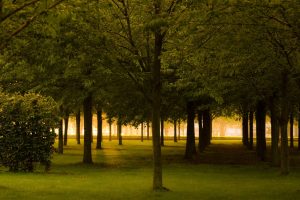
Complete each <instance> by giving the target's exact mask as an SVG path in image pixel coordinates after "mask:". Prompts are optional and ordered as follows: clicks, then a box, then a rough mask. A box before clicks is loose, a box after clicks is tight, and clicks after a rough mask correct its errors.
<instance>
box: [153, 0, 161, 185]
mask: <svg viewBox="0 0 300 200" xmlns="http://www.w3.org/2000/svg"><path fill="white" fill-rule="evenodd" d="M154 9H155V16H159V15H160V14H161V0H155V1H154ZM163 38H164V37H163V35H162V31H161V30H160V29H159V28H158V30H156V31H155V33H154V40H155V44H154V57H153V65H152V70H151V73H152V146H153V165H154V167H153V169H154V172H153V190H163V189H164V187H163V182H162V160H161V146H160V130H159V129H160V126H159V124H160V112H161V110H160V108H161V74H160V70H161V58H160V56H161V53H162V45H163Z"/></svg>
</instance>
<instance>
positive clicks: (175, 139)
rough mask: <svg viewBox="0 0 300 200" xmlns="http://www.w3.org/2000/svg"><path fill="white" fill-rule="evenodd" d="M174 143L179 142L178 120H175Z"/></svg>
mask: <svg viewBox="0 0 300 200" xmlns="http://www.w3.org/2000/svg"><path fill="white" fill-rule="evenodd" d="M174 142H177V120H176V119H175V120H174Z"/></svg>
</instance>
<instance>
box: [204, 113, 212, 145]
mask: <svg viewBox="0 0 300 200" xmlns="http://www.w3.org/2000/svg"><path fill="white" fill-rule="evenodd" d="M210 135H211V116H210V111H209V109H206V110H204V111H203V140H204V148H205V147H206V146H207V145H209V144H210Z"/></svg>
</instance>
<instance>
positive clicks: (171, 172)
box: [0, 140, 300, 200]
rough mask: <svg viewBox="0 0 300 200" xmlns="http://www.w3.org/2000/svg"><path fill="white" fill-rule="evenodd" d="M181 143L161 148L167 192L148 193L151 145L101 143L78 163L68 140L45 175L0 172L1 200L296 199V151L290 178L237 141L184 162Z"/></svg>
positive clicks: (299, 190)
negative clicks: (90, 160) (89, 158)
mask: <svg viewBox="0 0 300 200" xmlns="http://www.w3.org/2000/svg"><path fill="white" fill-rule="evenodd" d="M184 146H185V142H184V141H180V142H178V143H174V142H172V141H167V142H166V146H165V147H163V166H164V169H163V178H164V180H163V182H164V185H165V187H167V188H168V189H170V191H169V192H152V191H151V186H152V150H151V142H150V141H144V142H143V143H142V142H140V141H132V140H125V141H124V145H123V146H119V145H118V144H117V141H111V142H109V141H104V143H103V147H104V149H103V150H93V159H94V164H93V165H83V164H81V160H82V145H77V144H75V141H74V140H70V143H69V145H68V146H67V147H66V148H65V153H64V155H58V154H55V155H54V158H53V165H52V169H51V171H50V172H49V173H44V172H43V171H41V170H38V171H37V172H35V173H31V174H25V173H16V174H13V173H9V172H6V169H4V168H0V169H1V171H0V199H3V200H4V199H5V200H8V199H18V200H22V199H31V200H35V199H45V200H48V199H49V200H50V199H54V200H60V199H64V200H68V199H70V200H71V199H72V200H77V199H78V200H85V199H89V200H93V199H96V200H98V199H103V200H107V199H122V200H125V199H137V200H138V199H143V200H146V199H172V200H177V199H185V200H188V199H201V200H202V199H203V200H205V199H222V200H224V199H225V200H226V199H251V200H252V199H272V200H275V199H289V200H290V199H291V200H292V199H299V196H300V184H299V180H300V168H299V167H300V165H298V160H299V157H300V153H299V152H297V151H293V157H292V159H293V163H292V168H291V174H290V175H288V176H281V175H280V173H279V169H278V168H273V167H270V165H269V164H268V163H265V162H260V161H258V160H257V159H256V156H255V152H254V151H248V150H246V149H245V148H244V147H243V146H242V145H241V144H240V142H239V141H232V140H230V141H229V140H213V141H212V145H211V146H210V147H209V148H208V149H207V150H206V151H205V152H204V153H202V154H200V155H198V156H197V158H196V159H195V161H192V162H188V161H186V160H184V158H183V155H184Z"/></svg>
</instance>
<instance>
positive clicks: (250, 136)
mask: <svg viewBox="0 0 300 200" xmlns="http://www.w3.org/2000/svg"><path fill="white" fill-rule="evenodd" d="M253 118H254V113H253V111H250V113H249V145H248V148H249V149H250V150H252V149H253Z"/></svg>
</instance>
